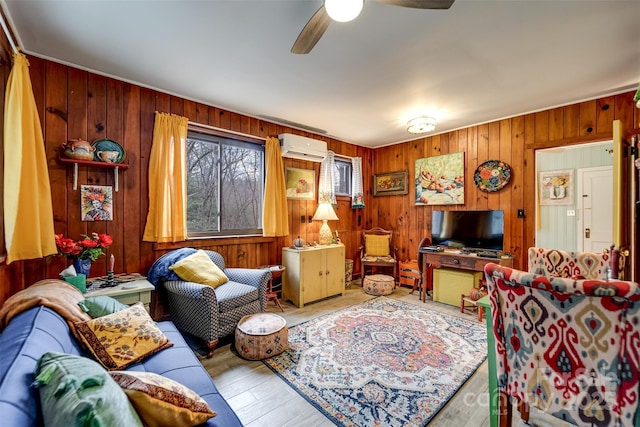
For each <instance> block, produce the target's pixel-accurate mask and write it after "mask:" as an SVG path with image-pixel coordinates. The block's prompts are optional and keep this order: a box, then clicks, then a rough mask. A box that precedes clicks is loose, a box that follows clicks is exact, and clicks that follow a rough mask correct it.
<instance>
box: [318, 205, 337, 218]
mask: <svg viewBox="0 0 640 427" xmlns="http://www.w3.org/2000/svg"><path fill="white" fill-rule="evenodd" d="M338 219H339V218H338V215H336V211H334V210H333V206H331V203H320V204H319V205H318V209H316V213H315V215H314V216H313V220H314V221H337V220H338Z"/></svg>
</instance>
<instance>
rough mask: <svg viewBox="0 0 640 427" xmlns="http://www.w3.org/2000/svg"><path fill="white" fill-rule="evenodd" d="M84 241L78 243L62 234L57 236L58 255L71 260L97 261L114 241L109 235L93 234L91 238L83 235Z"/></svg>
mask: <svg viewBox="0 0 640 427" xmlns="http://www.w3.org/2000/svg"><path fill="white" fill-rule="evenodd" d="M82 237H83V239H82V240H78V241H77V242H76V241H74V240H73V239H69V238H68V237H63V236H62V234H56V246H57V247H58V255H62V256H66V257H69V258H78V259H90V260H91V261H95V260H97V259H98V257H99V256H100V255H102V254H104V252H103V251H102V250H103V249H106V248H108V247H109V246H111V244H112V243H113V239H112V238H111V236H109V235H108V234H98V233H91V236H87V235H86V234H82Z"/></svg>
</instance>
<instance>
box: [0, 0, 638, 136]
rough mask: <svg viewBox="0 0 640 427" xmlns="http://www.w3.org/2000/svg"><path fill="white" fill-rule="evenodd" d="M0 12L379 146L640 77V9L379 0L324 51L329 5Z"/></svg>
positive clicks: (248, 1)
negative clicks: (416, 129)
mask: <svg viewBox="0 0 640 427" xmlns="http://www.w3.org/2000/svg"><path fill="white" fill-rule="evenodd" d="M0 1H1V2H2V3H3V7H4V10H5V12H6V13H7V15H8V19H9V23H10V25H11V26H12V28H13V29H14V31H15V32H16V36H17V38H18V43H19V44H20V45H21V46H22V47H23V50H24V51H25V52H27V53H29V54H32V55H35V56H38V57H43V58H48V59H53V60H55V61H58V62H62V63H66V64H70V65H74V66H76V67H79V68H82V69H87V70H91V71H95V72H97V73H100V74H104V75H108V76H113V77H116V78H119V79H122V80H125V81H129V82H133V83H137V84H140V85H142V86H146V87H151V88H155V89H159V90H161V91H165V92H168V93H171V94H175V95H178V96H181V97H184V98H187V99H192V100H195V101H198V102H202V103H205V104H209V105H214V106H218V107H221V108H224V109H228V110H231V111H236V112H239V113H243V114H246V115H249V116H254V117H258V118H267V117H268V118H269V120H271V121H280V122H283V123H284V124H288V125H290V123H288V122H293V123H297V124H298V127H301V128H302V127H311V128H317V129H321V130H324V131H326V133H327V135H330V136H332V137H335V138H337V139H339V140H343V141H347V142H351V143H354V144H358V145H364V146H371V147H376V146H382V145H387V144H392V143H397V142H402V141H406V140H410V139H415V138H416V136H415V135H411V134H409V133H408V132H407V131H406V122H407V121H408V120H409V119H410V118H412V117H413V116H416V115H425V114H428V115H435V116H436V117H437V118H438V125H437V129H436V130H435V131H434V132H432V133H431V134H436V133H442V132H445V131H450V130H453V129H458V128H463V127H467V126H471V125H474V124H478V123H483V122H487V121H493V120H496V119H501V118H504V117H510V116H514V115H519V114H523V113H528V112H532V111H536V110H541V109H546V108H549V107H555V106H558V105H564V104H570V103H575V102H579V101H582V100H585V99H593V98H596V97H600V96H604V95H609V94H614V93H619V92H622V91H627V90H635V89H636V88H637V87H638V83H639V82H640V24H639V22H640V1H638V0H629V1H622V0H600V1H592V0H565V1H558V0H502V1H488V0H456V1H455V3H454V4H453V6H452V7H451V9H449V10H417V9H408V8H403V7H398V6H391V5H387V4H382V3H377V2H375V1H370V0H367V1H366V2H365V5H364V9H363V11H362V13H361V15H360V16H359V17H358V18H357V19H356V20H355V21H353V22H350V23H337V22H332V23H331V25H330V26H329V28H328V30H327V32H326V33H325V35H324V36H323V37H322V39H321V40H320V41H319V42H318V44H317V45H316V46H315V48H314V49H313V50H312V51H311V53H310V54H308V55H294V54H292V53H290V49H291V46H292V45H293V42H294V41H295V39H296V37H297V36H298V34H299V32H300V30H301V29H302V27H303V26H304V25H305V24H306V22H307V21H308V19H309V18H310V17H311V16H312V15H313V13H314V12H315V11H316V10H317V9H318V8H319V7H320V6H321V4H322V2H321V0H229V1H223V0H207V1H205V0H201V1H196V0H172V1H169V0H120V1H113V0H112V1H103V0H66V1H63V0H0ZM275 118H279V119H275ZM426 135H427V136H428V135H430V134H426ZM422 136H424V135H422Z"/></svg>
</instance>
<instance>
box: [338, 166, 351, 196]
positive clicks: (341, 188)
mask: <svg viewBox="0 0 640 427" xmlns="http://www.w3.org/2000/svg"><path fill="white" fill-rule="evenodd" d="M335 164H336V180H335V182H334V183H333V191H334V192H335V193H336V196H351V171H352V167H351V162H349V161H345V160H336V162H335Z"/></svg>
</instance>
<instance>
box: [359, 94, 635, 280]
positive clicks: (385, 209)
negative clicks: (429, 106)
mask: <svg viewBox="0 0 640 427" xmlns="http://www.w3.org/2000/svg"><path fill="white" fill-rule="evenodd" d="M633 94H634V92H628V93H623V94H620V95H615V96H608V97H604V98H599V99H595V100H590V101H585V102H581V103H579V104H572V105H568V106H564V107H558V108H553V109H549V110H545V111H541V112H537V113H532V114H526V115H521V116H515V117H512V118H508V119H504V120H499V121H495V122H491V123H487V124H482V125H477V126H471V127H468V128H465V129H460V130H456V131H453V132H448V133H444V134H440V135H435V136H430V137H426V138H421V139H417V140H414V141H410V142H406V143H403V144H397V145H392V146H388V147H384V148H379V149H376V150H375V153H374V157H373V159H372V170H373V173H383V172H391V171H398V170H408V171H409V177H410V186H409V194H408V195H407V196H385V197H374V198H372V201H373V203H372V204H371V207H372V208H373V210H374V212H373V215H371V214H369V216H368V217H369V219H370V221H371V223H370V224H368V225H379V226H381V227H384V228H390V229H393V230H395V236H396V237H395V240H396V242H395V243H396V246H398V248H399V254H400V255H399V257H400V258H401V259H409V258H415V257H416V252H417V248H418V245H419V243H420V241H421V239H422V237H424V236H430V235H431V231H430V230H431V210H432V209H433V208H434V207H432V206H415V203H414V196H413V195H414V194H415V193H414V190H415V183H414V181H413V178H414V176H415V173H414V165H415V160H416V159H419V158H422V157H430V156H437V155H441V154H450V153H457V152H464V153H465V204H464V205H450V206H435V208H436V209H452V210H456V209H458V210H474V209H504V211H505V251H508V252H511V253H512V254H514V255H515V257H516V259H515V262H514V267H516V268H521V269H522V268H525V269H526V250H527V249H528V248H529V247H530V246H534V245H535V192H534V188H535V164H534V160H535V150H537V149H541V148H551V147H560V146H565V145H574V144H581V143H588V142H594V141H606V140H611V139H612V127H613V121H614V120H620V121H621V122H622V127H623V129H624V130H625V135H627V136H629V135H632V134H635V133H637V132H638V127H639V124H640V110H638V109H637V108H635V105H634V103H633ZM603 155H604V153H603ZM486 160H502V161H504V162H506V163H508V164H509V165H510V166H511V170H512V176H511V182H510V183H509V184H508V185H507V186H506V187H505V188H504V189H502V190H500V191H497V192H494V193H487V192H483V191H480V190H478V189H477V188H476V186H475V185H474V182H473V174H474V171H475V169H476V167H477V166H478V165H479V164H481V163H482V162H484V161H486ZM627 172H629V171H627ZM627 191H628V190H627ZM518 209H524V211H525V218H524V219H519V218H517V210H518ZM625 211H626V210H625ZM632 221H633V220H632V219H630V218H628V217H627V218H626V220H625V223H626V224H627V225H630V224H631V223H632ZM374 222H375V224H374ZM628 234H629V233H627V235H628Z"/></svg>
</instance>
